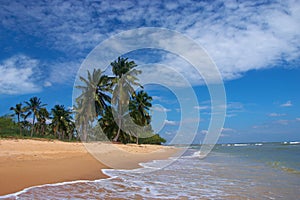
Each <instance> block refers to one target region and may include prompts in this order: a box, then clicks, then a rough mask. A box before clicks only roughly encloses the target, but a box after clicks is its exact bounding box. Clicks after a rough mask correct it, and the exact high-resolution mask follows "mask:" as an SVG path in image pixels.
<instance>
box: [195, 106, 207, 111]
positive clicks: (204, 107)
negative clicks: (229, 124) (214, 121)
mask: <svg viewBox="0 0 300 200" xmlns="http://www.w3.org/2000/svg"><path fill="white" fill-rule="evenodd" d="M194 108H195V109H196V110H207V109H209V108H210V107H209V106H194Z"/></svg>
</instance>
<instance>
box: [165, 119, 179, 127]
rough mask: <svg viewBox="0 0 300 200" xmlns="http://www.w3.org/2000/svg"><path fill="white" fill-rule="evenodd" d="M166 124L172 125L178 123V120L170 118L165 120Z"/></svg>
mask: <svg viewBox="0 0 300 200" xmlns="http://www.w3.org/2000/svg"><path fill="white" fill-rule="evenodd" d="M164 124H166V125H171V126H175V125H177V122H176V121H170V120H167V119H166V120H165V122H164Z"/></svg>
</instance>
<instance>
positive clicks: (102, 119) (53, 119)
mask: <svg viewBox="0 0 300 200" xmlns="http://www.w3.org/2000/svg"><path fill="white" fill-rule="evenodd" d="M136 67H137V65H136V64H135V62H134V61H128V59H127V58H120V57H119V58H118V59H117V60H116V61H114V62H112V63H111V68H112V73H113V75H114V76H111V77H110V76H107V75H105V74H104V73H103V71H101V70H100V69H94V70H93V72H92V73H91V72H90V71H87V77H86V78H85V77H80V81H81V82H82V84H80V85H77V86H76V88H77V89H78V90H80V91H81V93H80V95H79V96H78V97H77V99H76V105H74V107H73V110H70V109H66V108H65V107H64V106H63V105H55V106H54V107H53V108H52V109H51V111H50V112H49V111H48V110H47V109H46V107H45V106H46V105H47V104H43V103H42V101H41V99H40V98H38V97H32V98H30V99H29V101H25V102H24V105H25V106H23V104H22V103H19V104H16V105H15V107H11V108H10V110H11V111H12V112H13V113H12V114H11V115H9V116H2V117H0V137H14V138H33V137H38V138H50V139H60V140H69V141H71V140H79V139H80V140H82V141H107V140H110V141H114V142H122V143H133V142H135V143H137V144H161V143H165V142H166V141H165V140H164V139H163V138H161V137H160V136H159V135H158V134H155V133H154V132H153V130H152V127H151V115H150V114H149V110H150V108H151V106H152V104H151V101H152V97H151V96H149V95H148V94H147V92H146V91H144V90H143V87H142V86H141V85H140V84H139V79H138V78H137V76H138V75H139V74H141V73H142V71H140V70H137V69H136ZM136 88H137V89H136ZM73 114H74V116H75V118H74V119H73V117H72V115H73ZM29 119H30V120H29ZM75 125H76V126H75Z"/></svg>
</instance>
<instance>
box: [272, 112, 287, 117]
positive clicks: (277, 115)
mask: <svg viewBox="0 0 300 200" xmlns="http://www.w3.org/2000/svg"><path fill="white" fill-rule="evenodd" d="M285 115H286V114H285V113H269V114H268V116H269V117H281V116H285Z"/></svg>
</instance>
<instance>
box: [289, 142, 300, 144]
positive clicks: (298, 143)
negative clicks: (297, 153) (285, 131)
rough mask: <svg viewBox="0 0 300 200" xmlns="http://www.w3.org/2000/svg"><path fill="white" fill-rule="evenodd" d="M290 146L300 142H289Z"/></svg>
mask: <svg viewBox="0 0 300 200" xmlns="http://www.w3.org/2000/svg"><path fill="white" fill-rule="evenodd" d="M290 144H300V142H290Z"/></svg>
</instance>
